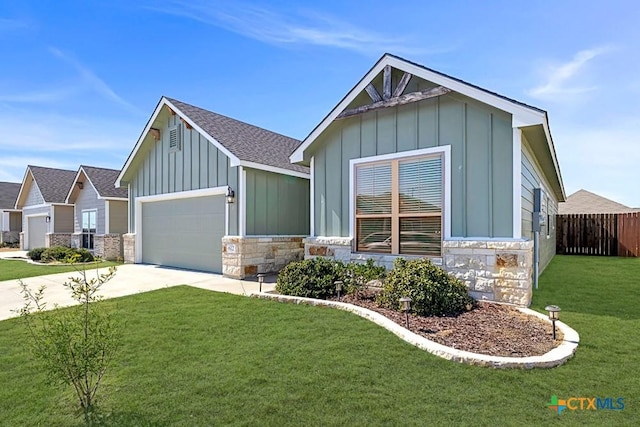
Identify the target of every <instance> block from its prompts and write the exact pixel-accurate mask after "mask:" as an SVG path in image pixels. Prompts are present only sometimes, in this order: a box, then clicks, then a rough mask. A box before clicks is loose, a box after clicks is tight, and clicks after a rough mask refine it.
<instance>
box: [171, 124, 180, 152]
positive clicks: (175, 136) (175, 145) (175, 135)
mask: <svg viewBox="0 0 640 427" xmlns="http://www.w3.org/2000/svg"><path fill="white" fill-rule="evenodd" d="M181 148H182V132H181V129H180V125H179V124H178V125H176V126H173V127H172V128H170V129H169V151H178V150H180V149H181Z"/></svg>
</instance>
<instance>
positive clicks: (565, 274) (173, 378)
mask: <svg viewBox="0 0 640 427" xmlns="http://www.w3.org/2000/svg"><path fill="white" fill-rule="evenodd" d="M638 277H640V259H619V258H595V257H568V256H563V257H556V258H555V259H554V261H553V262H552V264H551V265H550V266H549V267H548V269H547V270H546V271H545V273H544V274H543V276H542V278H541V281H540V289H539V290H538V291H536V292H535V297H534V302H533V308H535V309H538V310H542V309H543V308H544V306H545V305H546V304H549V303H554V304H558V305H559V306H560V307H562V309H563V311H562V313H561V315H562V320H565V321H566V322H567V323H568V324H570V325H571V326H572V327H574V328H575V329H576V330H578V332H579V333H580V336H581V344H580V347H579V348H578V352H577V354H576V356H575V357H574V358H573V359H572V360H570V361H569V362H568V363H567V364H566V365H564V366H561V367H558V368H554V369H551V370H530V371H524V370H494V369H490V368H481V367H473V366H466V365H461V364H457V363H453V362H448V361H446V360H443V359H440V358H437V357H435V356H432V355H430V354H427V353H425V352H423V351H420V350H418V349H417V348H415V347H412V346H410V345H409V344H406V343H404V342H403V341H401V340H399V339H398V338H397V337H395V336H394V335H392V334H391V333H389V332H388V331H386V330H383V329H381V328H379V327H378V326H376V325H374V324H373V323H371V322H368V321H366V320H364V319H361V318H359V317H357V316H355V315H351V314H349V313H346V312H342V311H337V310H332V309H329V308H321V307H310V306H297V305H291V304H280V303H277V302H273V301H265V300H257V299H250V298H246V297H240V296H232V295H227V294H218V293H213V292H208V291H204V290H200V289H195V288H189V287H177V288H169V289H163V290H159V291H154V292H150V293H146V294H140V295H135V296H130V297H124V298H120V299H114V300H110V301H107V302H105V304H108V305H109V306H110V307H111V308H112V309H113V310H116V311H117V312H118V315H119V316H120V317H121V318H122V320H123V321H124V322H126V328H125V335H124V341H123V346H122V349H121V353H120V355H119V357H118V358H117V360H116V361H115V363H114V366H113V369H112V370H111V371H110V372H109V373H108V376H107V377H105V383H104V384H103V388H102V390H101V396H102V399H101V401H100V402H99V404H100V407H101V411H102V413H103V414H104V416H105V421H104V425H114V426H127V425H132V426H133V425H136V426H145V425H149V426H151V425H154V426H169V425H171V426H174V425H178V426H194V425H203V426H204V425H260V426H264V425H266V426H269V425H278V426H284V425H367V426H368V425H391V426H395V425H416V426H423V425H461V424H462V425H465V424H466V425H487V426H494V425H584V424H587V425H598V426H601V425H616V426H622V425H629V426H632V425H634V426H635V425H640V412H639V409H638V401H639V399H640V381H638V369H639V363H638V362H639V361H640V344H639V343H640V308H639V307H640V283H638V281H637V278H638ZM23 333H24V329H23V326H22V323H21V321H20V319H11V320H7V321H3V322H0V384H2V387H0V414H1V416H0V424H2V425H7V426H18V425H48V426H49V425H82V418H81V417H80V416H74V415H70V414H69V408H70V407H71V406H72V405H74V403H75V402H74V401H73V400H72V394H71V392H70V391H69V390H66V391H61V390H60V389H57V388H52V387H50V386H46V385H43V380H44V378H43V375H42V374H41V373H40V372H39V371H38V370H37V365H36V364H35V363H34V362H33V361H32V360H31V358H30V356H29V355H28V354H27V353H26V352H25V350H24V348H23V347H21V346H20V344H19V342H20V340H21V337H22V336H23ZM552 394H555V395H558V397H559V398H568V397H572V396H575V397H594V396H601V397H613V398H617V397H624V398H625V404H626V407H625V409H624V410H622V411H605V410H600V411H568V410H567V411H565V412H564V413H563V414H561V415H558V414H556V413H553V412H552V411H551V410H549V409H548V408H547V407H546V403H547V402H548V401H549V399H550V397H551V395H552Z"/></svg>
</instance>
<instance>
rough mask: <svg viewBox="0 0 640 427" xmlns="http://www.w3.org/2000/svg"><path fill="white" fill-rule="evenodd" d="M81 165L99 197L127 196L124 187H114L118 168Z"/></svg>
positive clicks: (118, 173) (118, 172)
mask: <svg viewBox="0 0 640 427" xmlns="http://www.w3.org/2000/svg"><path fill="white" fill-rule="evenodd" d="M81 167H82V169H83V170H84V172H85V173H86V174H87V177H88V178H89V180H90V181H91V183H92V184H93V186H94V187H95V189H96V191H97V192H98V195H99V196H100V197H120V198H124V199H126V198H127V197H128V192H127V189H126V188H116V187H115V182H116V180H117V179H118V175H120V171H119V170H115V169H105V168H97V167H94V166H84V165H83V166H81Z"/></svg>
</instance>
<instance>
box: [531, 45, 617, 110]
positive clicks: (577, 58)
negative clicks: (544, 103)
mask: <svg viewBox="0 0 640 427" xmlns="http://www.w3.org/2000/svg"><path fill="white" fill-rule="evenodd" d="M610 51H611V48H609V47H598V48H593V49H586V50H581V51H580V52H578V53H576V54H575V55H574V56H573V58H572V59H571V60H570V61H569V62H565V63H563V64H560V65H554V66H550V67H548V68H547V69H546V70H545V71H544V77H545V81H544V83H542V84H540V85H538V86H536V87H534V88H533V89H531V90H529V91H528V94H529V95H530V96H533V97H535V98H552V97H556V96H558V95H565V96H566V95H576V94H581V93H585V92H590V91H592V90H595V89H596V87H595V86H581V85H577V83H576V82H575V81H574V80H575V79H576V78H577V77H578V76H579V74H580V72H581V71H584V69H585V68H586V67H587V65H588V63H589V62H590V61H592V60H593V59H594V58H596V57H598V56H600V55H602V54H605V53H608V52H610Z"/></svg>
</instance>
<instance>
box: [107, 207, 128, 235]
mask: <svg viewBox="0 0 640 427" xmlns="http://www.w3.org/2000/svg"><path fill="white" fill-rule="evenodd" d="M106 203H109V233H117V234H124V233H126V232H127V227H128V222H127V202H124V201H118V200H108V201H107V202H106Z"/></svg>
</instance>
